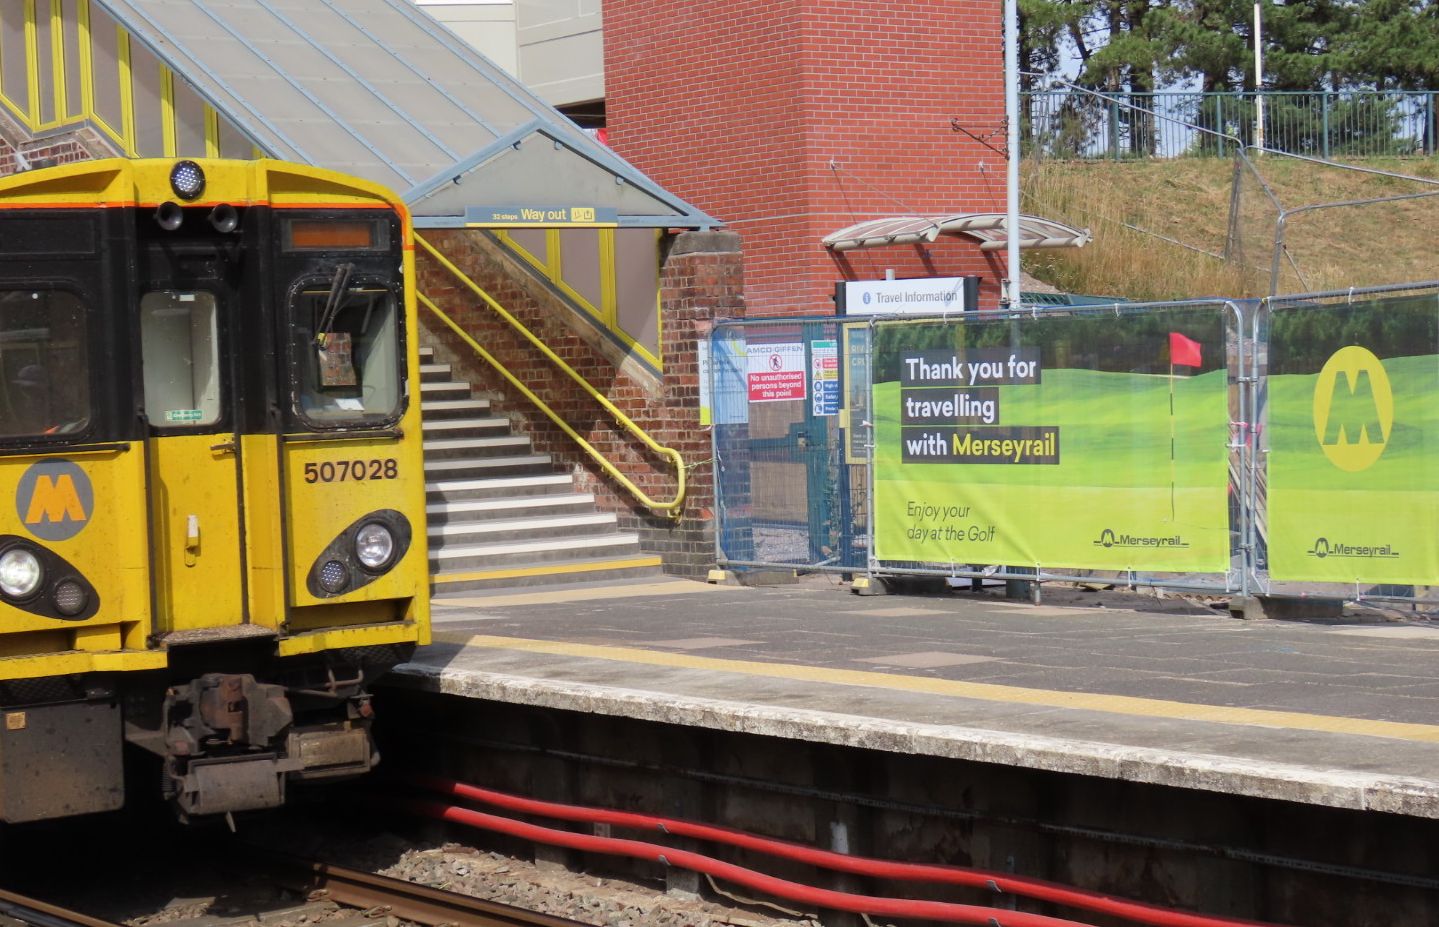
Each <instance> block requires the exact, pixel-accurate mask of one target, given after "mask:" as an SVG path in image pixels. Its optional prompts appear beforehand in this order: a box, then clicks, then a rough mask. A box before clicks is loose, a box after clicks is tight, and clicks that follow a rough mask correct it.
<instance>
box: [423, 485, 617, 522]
mask: <svg viewBox="0 0 1439 927" xmlns="http://www.w3.org/2000/svg"><path fill="white" fill-rule="evenodd" d="M594 504H595V497H594V494H593V493H587V492H567V493H553V494H551V495H547V496H512V497H510V496H507V497H504V498H498V499H474V500H471V501H468V502H431V503H430V504H429V505H426V506H425V514H426V515H427V516H428V517H429V521H430V524H431V525H443V524H448V523H450V522H453V521H459V520H461V519H470V520H473V519H478V518H521V517H524V516H526V515H558V514H575V515H578V514H581V513H583V512H588V511H592V510H593V506H594Z"/></svg>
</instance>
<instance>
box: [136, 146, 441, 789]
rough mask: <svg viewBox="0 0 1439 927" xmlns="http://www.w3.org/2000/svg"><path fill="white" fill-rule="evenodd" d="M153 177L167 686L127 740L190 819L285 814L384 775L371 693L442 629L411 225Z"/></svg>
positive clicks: (309, 179) (161, 629)
mask: <svg viewBox="0 0 1439 927" xmlns="http://www.w3.org/2000/svg"><path fill="white" fill-rule="evenodd" d="M141 164H144V165H145V166H144V167H140V166H137V168H136V170H137V172H139V173H141V174H144V172H145V171H146V170H155V171H159V170H160V169H168V171H169V174H168V177H165V178H164V180H165V183H163V184H162V183H160V182H159V181H160V178H159V177H158V176H157V177H155V178H152V181H151V183H150V184H149V188H150V189H159V190H161V192H162V193H164V194H166V195H164V196H163V199H161V201H160V202H153V203H151V202H145V201H144V200H143V198H142V201H141V202H140V204H139V206H138V208H137V210H136V214H135V218H134V221H135V226H134V228H135V236H136V243H137V250H136V277H137V283H138V286H137V290H138V293H137V309H138V316H139V327H140V336H141V337H140V342H141V347H142V352H143V354H144V358H143V361H144V363H143V369H144V401H143V416H144V419H145V421H146V422H147V425H148V429H149V433H150V434H149V436H150V441H149V446H150V476H151V480H152V486H153V492H152V495H151V502H152V506H151V524H152V531H153V533H154V543H153V544H152V550H153V555H152V559H153V562H154V567H155V576H156V579H157V583H156V586H155V588H156V601H155V610H154V642H155V644H156V645H157V646H159V647H162V648H164V649H165V650H166V651H167V653H168V654H169V663H170V680H169V684H168V685H167V687H166V688H165V690H164V692H163V695H162V696H152V697H148V698H147V699H143V700H137V701H136V703H135V704H134V705H132V706H130V707H131V709H132V710H129V711H127V721H128V722H130V723H129V724H128V726H127V729H128V730H129V731H130V735H131V739H132V742H135V743H138V744H141V745H143V746H145V747H147V748H148V749H150V750H151V751H152V752H155V753H157V754H159V755H160V756H161V758H162V760H163V764H164V769H165V775H164V782H165V788H166V790H167V792H168V793H169V794H170V795H171V797H172V798H173V800H174V801H175V803H176V805H177V807H178V808H179V809H180V811H181V812H182V813H183V814H185V815H187V816H200V815H210V814H220V813H226V812H232V811H243V810H250V809H255V808H264V807H273V806H275V805H279V804H281V803H283V802H284V801H285V794H286V789H287V787H288V786H289V785H292V784H294V783H297V782H312V781H323V780H332V779H336V778H341V777H346V776H353V775H358V774H361V773H364V772H366V771H368V770H369V769H370V768H371V767H373V766H374V765H375V763H376V762H378V754H377V753H376V751H375V749H374V747H373V744H372V741H371V738H370V733H369V728H370V717H371V714H372V711H371V703H370V684H371V683H372V682H373V680H374V679H375V677H377V676H378V675H380V674H382V673H383V672H385V671H386V670H387V669H389V668H390V667H391V666H393V665H395V664H396V663H399V662H401V661H403V660H404V659H406V658H407V657H408V654H409V653H410V651H411V650H412V649H413V648H414V646H415V645H416V644H417V643H422V642H425V641H426V640H427V638H428V569H427V562H426V561H427V555H426V550H425V543H424V540H425V532H424V484H423V464H422V462H421V457H420V422H419V407H418V406H419V403H418V397H415V398H414V400H413V401H412V398H411V395H410V393H411V389H410V383H411V381H412V379H414V377H413V374H412V372H413V371H416V370H417V360H416V349H415V345H414V341H415V331H414V325H415V318H414V300H413V296H412V295H411V294H412V290H411V287H412V280H413V267H412V260H413V259H412V250H411V249H410V248H408V247H407V245H408V243H409V235H410V233H409V229H408V226H407V224H406V222H405V216H404V213H403V211H402V209H400V208H397V206H396V204H395V202H394V200H393V198H392V197H391V196H390V195H388V194H386V193H385V192H384V191H382V190H380V189H379V188H376V187H373V186H371V185H368V184H365V183H363V182H360V181H356V180H354V179H352V178H345V177H342V176H341V175H337V174H331V173H330V172H327V171H320V170H315V169H310V168H302V167H300V166H297V165H282V164H277V163H275V162H256V163H253V164H248V165H245V164H238V163H226V162H205V161H201V162H183V163H182V164H181V165H175V166H174V167H170V166H168V165H164V164H159V163H156V164H153V165H151V164H148V163H145V162H141ZM141 186H142V188H144V187H146V184H145V183H144V182H142V183H141Z"/></svg>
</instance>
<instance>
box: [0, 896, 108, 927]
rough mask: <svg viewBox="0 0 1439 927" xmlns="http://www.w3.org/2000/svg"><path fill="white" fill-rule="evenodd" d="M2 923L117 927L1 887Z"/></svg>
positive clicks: (36, 925)
mask: <svg viewBox="0 0 1439 927" xmlns="http://www.w3.org/2000/svg"><path fill="white" fill-rule="evenodd" d="M0 924H3V925H6V927H9V925H12V924H26V925H29V927H117V925H116V924H114V923H112V922H110V921H106V920H101V919H100V918H98V917H91V916H90V915H88V914H81V913H80V912H78V911H71V910H68V909H66V908H62V907H60V906H59V905H55V904H50V903H49V902H46V901H39V900H37V899H35V898H26V897H25V896H24V895H17V894H15V893H14V892H7V891H5V890H3V889H0Z"/></svg>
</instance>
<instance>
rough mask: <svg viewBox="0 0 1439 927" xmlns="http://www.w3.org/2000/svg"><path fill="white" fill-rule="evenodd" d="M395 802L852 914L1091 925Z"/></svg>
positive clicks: (992, 924) (988, 926) (1032, 926)
mask: <svg viewBox="0 0 1439 927" xmlns="http://www.w3.org/2000/svg"><path fill="white" fill-rule="evenodd" d="M398 804H399V805H401V806H402V807H405V808H408V809H410V810H411V811H414V812H415V813H417V814H422V815H425V816H426V817H432V818H437V819H439V820H441V821H450V822H452V823H455V824H465V825H468V826H470V827H478V828H481V829H483V830H492V831H498V832H499V833H502V834H509V835H510V836H512V837H519V838H520V839H522V840H530V841H533V842H535V843H546V844H550V845H551V846H558V847H565V848H567V849H571V850H582V851H584V852H586V853H603V854H605V855H608V856H628V857H630V858H632V859H643V860H648V861H649V862H657V863H661V864H662V865H665V866H678V867H680V868H682V869H692V870H694V871H695V872H704V873H708V874H709V875H712V876H714V877H715V878H718V879H724V880H725V881H727V882H733V883H735V884H736V885H743V886H745V887H746V888H751V889H754V890H756V891H761V892H765V893H766V894H769V895H773V896H775V897H777V898H784V899H786V900H789V901H797V902H799V903H800V904H807V905H813V906H815V907H818V908H829V909H831V910H834V911H850V912H852V913H855V914H879V915H882V916H885V917H901V918H915V919H919V920H932V921H948V922H950V923H955V924H976V925H985V927H1093V925H1092V924H1082V923H1080V922H1078V921H1067V920H1063V919H1062V918H1058V917H1047V916H1045V915H1043V914H1026V913H1023V912H1020V911H1004V910H1000V909H998V908H986V907H981V906H979V905H970V904H953V903H951V902H946V901H911V900H906V899H900V898H876V897H874V896H872V895H855V894H850V893H848V892H837V891H832V890H830V889H827V888H815V887H813V886H810V885H801V884H799V883H798V882H789V881H786V880H785V879H777V878H775V877H774V876H770V875H765V874H764V873H762V872H755V871H754V870H752V869H744V868H742V867H740V866H736V865H734V864H732V863H726V862H722V861H720V860H717V859H713V858H711V857H708V856H702V855H700V854H699V853H691V852H689V851H688V850H676V849H675V848H674V847H666V846H660V845H659V844H655V843H645V842H643V841H640V840H623V839H620V838H618V837H595V836H591V835H589V834H576V833H574V832H572V831H567V830H554V829H553V828H549V827H540V826H539V825H538V824H526V823H525V822H523V821H516V820H513V819H511V818H502V817H496V816H495V815H493V814H483V813H481V812H479V811H471V810H470V809H468V808H457V807H455V806H454V805H442V804H439V803H438V802H428V801H416V800H414V799H400V800H398Z"/></svg>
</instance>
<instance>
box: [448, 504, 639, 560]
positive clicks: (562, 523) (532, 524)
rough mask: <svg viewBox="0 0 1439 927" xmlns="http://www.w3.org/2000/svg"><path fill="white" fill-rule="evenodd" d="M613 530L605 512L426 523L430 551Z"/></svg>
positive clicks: (580, 535) (576, 536)
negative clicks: (443, 523)
mask: <svg viewBox="0 0 1439 927" xmlns="http://www.w3.org/2000/svg"><path fill="white" fill-rule="evenodd" d="M614 531H615V516H614V515H613V514H611V513H609V512H586V513H583V514H579V515H536V516H532V517H530V518H488V519H480V520H476V521H462V522H455V523H451V524H448V525H437V524H434V523H431V524H430V530H429V537H430V554H431V556H435V555H438V554H441V552H442V551H443V550H444V549H445V548H446V547H452V546H457V545H465V544H476V543H481V544H484V543H491V542H500V541H538V540H540V539H541V538H559V537H565V538H579V537H594V536H596V535H601V534H609V533H613V532H614Z"/></svg>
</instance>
